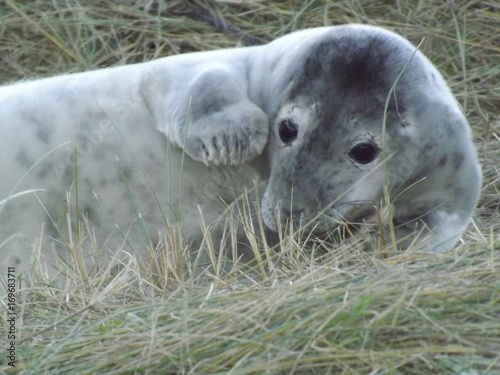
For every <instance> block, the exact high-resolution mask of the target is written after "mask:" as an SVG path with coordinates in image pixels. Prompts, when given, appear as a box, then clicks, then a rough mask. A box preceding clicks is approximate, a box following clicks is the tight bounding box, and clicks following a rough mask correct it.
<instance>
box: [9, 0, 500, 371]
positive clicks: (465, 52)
mask: <svg viewBox="0 0 500 375" xmlns="http://www.w3.org/2000/svg"><path fill="white" fill-rule="evenodd" d="M499 9H500V7H499V6H498V5H495V4H494V2H493V1H490V2H483V1H478V0H471V1H465V0H455V1H446V2H438V1H431V0H423V1H418V2H409V1H408V2H404V1H393V2H388V1H382V0H375V1H352V0H349V1H347V0H345V1H325V0H318V1H279V2H278V1H246V0H241V1H229V0H228V1H218V2H208V1H202V0H198V1H194V0H193V1H153V0H152V1H146V2H142V1H135V0H122V1H118V2H113V1H109V0H102V1H98V2H97V1H96V2H92V1H85V0H33V1H29V2H25V1H16V0H6V1H3V2H0V62H1V63H0V82H10V81H16V80H19V79H23V78H26V77H28V78H30V77H44V76H50V75H54V74H58V73H61V72H73V71H81V70H87V69H93V68H97V67H103V66H110V65H120V64H128V63H133V62H139V61H146V60H150V59H153V58H157V57H160V56H166V55H171V54H176V53H183V52H188V51H197V50H207V49H216V48H227V47H231V46H234V45H236V44H237V42H238V41H237V40H236V39H238V40H240V39H241V38H243V39H242V40H243V41H245V42H246V43H253V42H255V41H257V39H261V40H264V41H270V40H272V39H273V38H275V37H277V36H279V35H282V34H284V33H287V32H290V31H292V30H296V29H300V28H306V27H314V26H321V25H335V24H342V23H350V22H362V23H368V24H374V25H381V26H386V27H388V28H391V29H393V30H395V31H397V32H399V33H401V34H402V35H404V36H406V37H407V38H408V39H410V40H411V41H412V42H414V43H415V44H418V43H419V42H420V41H421V40H422V39H423V38H425V40H424V42H423V44H422V51H423V52H424V53H425V54H426V55H427V56H428V57H429V58H430V59H431V60H432V61H433V62H434V63H435V64H436V66H437V67H438V68H439V70H440V71H441V72H442V73H443V74H444V75H445V78H446V79H447V81H448V82H449V84H450V86H451V88H452V90H453V92H454V93H455V94H456V96H457V98H458V100H459V102H460V103H461V104H462V105H463V108H464V112H465V113H466V115H467V118H468V119H469V121H470V124H471V126H472V129H473V136H474V140H475V143H476V145H477V147H478V150H479V154H480V160H481V163H482V165H483V172H484V187H483V193H482V197H481V200H480V204H479V207H478V209H477V214H476V215H475V216H474V218H473V223H472V224H471V226H470V228H469V230H468V231H467V232H466V233H465V234H464V236H463V241H462V242H461V244H460V245H459V246H458V247H457V249H455V250H454V251H451V252H448V253H445V254H426V253H421V252H418V251H417V250H418V249H410V250H409V251H407V252H402V253H398V254H387V253H386V252H384V251H383V249H382V247H380V246H378V245H377V242H376V241H375V240H374V239H373V238H372V237H370V233H364V232H361V233H359V234H358V235H356V236H355V237H354V238H350V239H348V240H345V241H338V240H332V242H324V243H319V242H316V243H313V244H310V245H309V244H308V245H307V246H305V245H304V244H303V242H301V241H300V239H299V237H298V236H291V237H289V238H288V237H287V238H283V239H282V241H281V244H280V246H279V248H278V249H277V250H276V251H275V250H272V251H271V250H270V249H268V248H266V247H265V246H263V245H262V244H260V243H257V242H256V243H254V244H253V246H254V249H255V250H256V251H257V252H258V255H259V257H258V259H257V261H256V262H255V263H253V264H250V265H244V264H238V263H236V264H232V265H229V266H228V267H226V268H224V267H223V266H222V265H221V262H222V261H223V259H222V258H218V257H217V253H216V252H215V251H213V252H211V253H210V254H209V255H210V256H209V261H210V262H211V263H212V265H213V267H212V268H211V269H210V270H208V271H206V272H205V273H203V274H201V275H200V274H199V273H197V272H194V266H193V263H192V262H193V260H192V259H189V258H188V257H187V256H186V255H185V254H184V253H183V251H182V250H183V247H184V244H183V242H182V239H180V238H178V237H177V236H175V233H173V235H172V236H171V237H170V239H169V240H166V244H165V248H168V249H170V250H169V251H168V252H166V251H163V252H158V253H157V254H153V255H154V257H153V258H154V259H155V263H154V264H152V265H149V266H148V265H144V264H141V263H140V261H139V260H137V259H135V258H133V257H130V258H128V259H129V261H128V262H125V264H124V265H122V267H121V268H120V269H119V271H118V273H117V274H116V273H113V272H112V268H113V267H112V266H113V262H111V263H110V264H109V268H107V269H102V270H100V271H99V272H94V273H91V274H87V273H86V271H85V269H84V265H83V262H79V259H78V251H76V252H75V262H74V264H73V265H72V266H73V269H74V272H72V273H70V274H69V275H68V276H67V277H65V278H64V279H62V278H61V279H60V280H59V282H57V281H53V280H48V279H46V278H45V277H44V276H43V273H42V272H39V271H40V270H37V269H36V267H35V269H34V272H33V275H32V278H31V280H29V281H22V282H21V281H18V282H17V286H16V289H17V294H16V297H17V311H18V315H17V325H16V329H17V332H16V335H17V337H16V344H15V347H16V360H17V361H16V367H11V366H9V365H8V362H9V360H8V359H7V355H6V353H7V348H8V345H7V344H6V343H7V341H8V340H7V330H5V331H4V329H3V328H0V342H2V343H4V344H2V350H1V351H0V363H1V367H0V373H7V374H14V373H20V374H94V373H100V374H142V373H145V374H191V373H192V374H204V373H230V374H248V373H252V374H276V373H280V374H281V373H283V374H285V373H286V374H288V373H298V374H311V373H320V374H464V375H465V374H498V373H500V251H499V250H500V215H499V208H500V191H499V190H500V187H499V181H500V171H499V166H500V89H499V88H500V32H499V30H500V16H499ZM209 10H210V12H211V13H208V11H209ZM207 15H210V16H207ZM206 21H209V22H206ZM224 22H226V24H225V25H226V28H225V29H224V27H222V26H221V25H224ZM0 178H1V171H0ZM254 224H255V225H258V224H257V223H254ZM257 231H258V230H257ZM87 237H89V236H87ZM91 240H92V239H91V238H87V241H91ZM1 242H2V239H0V243H1ZM367 244H370V246H371V247H375V249H374V251H373V252H365V251H363V249H365V248H366V247H367V246H366V245H367ZM77 250H78V249H77ZM0 251H1V249H0ZM38 256H40V255H38ZM124 256H125V258H126V259H127V257H126V254H125V255H124ZM1 272H2V274H3V273H5V270H1ZM1 283H2V288H1V290H0V292H1V295H0V299H1V301H0V303H1V306H2V310H1V311H2V315H1V319H2V323H1V327H8V325H7V321H6V319H7V314H6V309H5V307H6V303H7V298H6V293H5V290H4V287H5V286H6V280H5V278H3V280H2V281H1Z"/></svg>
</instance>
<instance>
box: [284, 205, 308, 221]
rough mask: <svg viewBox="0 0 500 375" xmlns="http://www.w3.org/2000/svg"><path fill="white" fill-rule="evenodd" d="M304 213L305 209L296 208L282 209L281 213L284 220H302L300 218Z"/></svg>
mask: <svg viewBox="0 0 500 375" xmlns="http://www.w3.org/2000/svg"><path fill="white" fill-rule="evenodd" d="M303 213H304V209H303V208H295V207H292V208H291V209H289V208H284V207H281V211H280V214H281V218H282V219H289V218H291V219H293V220H297V219H300V217H301V216H302V215H303Z"/></svg>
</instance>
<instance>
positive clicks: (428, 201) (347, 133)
mask: <svg viewBox="0 0 500 375" xmlns="http://www.w3.org/2000/svg"><path fill="white" fill-rule="evenodd" d="M287 61H288V63H287ZM281 66H287V67H288V68H290V67H293V68H292V69H289V70H288V72H287V73H286V74H281V79H282V80H281V81H280V83H279V85H278V87H282V88H283V87H285V89H284V90H282V91H281V92H275V100H274V101H273V102H274V103H275V104H276V105H275V107H274V108H271V109H270V110H269V112H270V113H271V121H272V124H273V125H272V126H273V128H272V129H271V132H270V139H269V143H268V146H267V153H268V157H269V162H270V166H271V174H270V179H269V183H268V185H267V188H266V190H265V193H264V197H263V200H262V213H263V219H264V222H265V224H266V225H267V226H268V227H269V228H270V229H273V230H276V228H277V222H278V221H280V220H281V221H284V220H289V219H296V220H298V219H301V220H300V221H301V223H307V222H309V221H313V222H314V223H315V225H316V227H317V228H318V230H319V231H321V232H325V231H328V230H330V229H332V228H334V227H335V226H336V225H338V223H339V221H348V222H360V221H362V220H363V219H365V218H367V217H368V216H370V215H372V214H373V213H374V207H375V205H376V204H377V203H378V202H380V200H381V199H382V198H383V194H384V187H385V188H387V191H388V192H389V194H390V197H391V200H392V202H391V204H393V205H394V209H393V215H394V224H395V225H396V231H397V234H398V236H399V237H400V239H405V238H406V240H411V239H408V238H407V237H408V235H409V234H410V233H413V232H415V231H416V230H419V229H421V228H422V226H425V227H428V228H430V229H431V231H432V232H433V234H434V237H433V241H432V244H431V248H433V249H443V248H450V247H452V246H453V245H454V244H455V243H456V240H457V234H458V233H459V232H460V231H461V230H463V228H464V227H465V226H466V225H467V223H468V221H469V219H470V215H471V212H472V210H473V208H474V207H475V205H476V202H477V197H478V193H479V186H480V180H481V174H480V170H479V167H478V164H477V159H476V155H475V151H474V148H473V146H472V143H471V141H470V134H469V128H468V125H467V122H466V120H465V119H464V117H463V115H462V114H461V112H460V110H459V108H458V105H457V103H456V101H455V100H454V98H453V96H452V95H451V93H450V91H449V89H448V87H447V86H446V84H445V83H444V81H443V79H442V78H441V76H440V74H439V73H438V72H437V70H436V69H435V68H434V67H433V65H432V64H431V63H430V62H429V61H428V60H427V59H426V58H425V57H424V56H423V55H422V54H421V53H420V52H419V51H418V50H417V48H416V47H414V46H413V45H411V44H410V43H409V42H408V41H406V40H405V39H403V38H401V37H400V36H398V35H396V34H394V33H391V32H388V31H386V30H383V29H380V28H374V27H366V26H358V25H349V26H341V27H333V28H327V29H325V31H324V32H323V33H320V34H315V35H314V36H313V37H311V38H310V39H308V40H307V41H305V42H304V43H303V44H302V47H301V48H294V49H291V51H290V53H289V54H288V56H286V57H285V58H284V62H282V63H281ZM402 243H403V244H404V243H405V242H404V241H403V242H402Z"/></svg>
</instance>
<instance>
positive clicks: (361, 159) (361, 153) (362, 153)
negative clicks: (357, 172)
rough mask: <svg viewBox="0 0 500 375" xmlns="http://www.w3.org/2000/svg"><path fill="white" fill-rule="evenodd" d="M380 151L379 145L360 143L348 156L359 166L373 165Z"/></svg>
mask: <svg viewBox="0 0 500 375" xmlns="http://www.w3.org/2000/svg"><path fill="white" fill-rule="evenodd" d="M379 152H380V149H379V148H378V146H377V145H375V144H373V143H369V142H363V143H358V144H357V145H356V146H354V147H353V148H351V150H350V151H349V153H348V155H349V157H350V158H351V159H352V160H354V161H355V162H356V163H359V164H368V163H371V162H372V161H373V160H375V158H376V157H377V156H378V154H379Z"/></svg>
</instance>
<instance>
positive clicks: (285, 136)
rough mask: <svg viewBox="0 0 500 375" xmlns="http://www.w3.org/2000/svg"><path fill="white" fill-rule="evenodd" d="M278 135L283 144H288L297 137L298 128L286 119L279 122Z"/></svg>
mask: <svg viewBox="0 0 500 375" xmlns="http://www.w3.org/2000/svg"><path fill="white" fill-rule="evenodd" d="M279 133H280V138H281V140H282V141H283V143H285V144H289V143H292V142H293V141H295V139H296V138H297V135H298V134H299V127H298V126H297V124H296V123H295V122H293V121H292V120H290V119H289V118H287V119H284V120H282V121H281V122H280V128H279Z"/></svg>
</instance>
